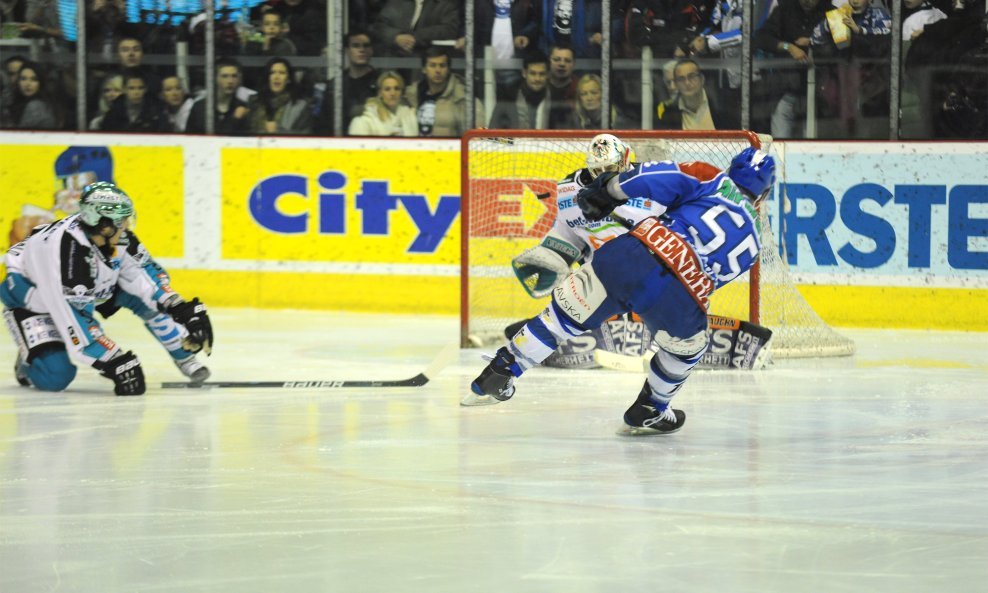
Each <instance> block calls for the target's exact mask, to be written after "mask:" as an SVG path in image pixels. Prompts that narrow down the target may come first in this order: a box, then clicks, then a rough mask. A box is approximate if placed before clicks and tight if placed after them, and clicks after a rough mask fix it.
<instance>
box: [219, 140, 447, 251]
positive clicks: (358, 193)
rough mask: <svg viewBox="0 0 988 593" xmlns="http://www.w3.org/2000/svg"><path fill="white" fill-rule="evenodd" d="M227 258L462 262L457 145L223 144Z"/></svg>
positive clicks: (223, 196) (224, 236) (224, 222)
mask: <svg viewBox="0 0 988 593" xmlns="http://www.w3.org/2000/svg"><path fill="white" fill-rule="evenodd" d="M220 160H221V170H222V182H221V185H222V202H223V205H222V220H223V229H222V230H223V242H222V257H223V259H224V260H277V261H297V262H363V263H417V264H456V263H457V262H458V261H459V252H460V246H459V224H458V219H459V213H460V196H459V194H460V187H459V185H460V184H459V175H458V174H457V172H458V171H459V168H460V155H459V153H458V152H452V151H421V150H420V151H404V150H360V149H358V150H344V149H301V148H271V147H265V148H263V149H253V148H224V149H221V155H220Z"/></svg>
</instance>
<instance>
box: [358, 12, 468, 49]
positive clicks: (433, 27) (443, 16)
mask: <svg viewBox="0 0 988 593" xmlns="http://www.w3.org/2000/svg"><path fill="white" fill-rule="evenodd" d="M458 19H459V11H458V10H457V2H455V1H454V0H385V3H384V7H383V8H381V12H380V14H378V16H377V22H376V23H375V25H374V26H375V33H376V35H375V37H376V38H377V40H378V41H379V42H380V43H381V49H382V50H383V53H384V55H389V56H421V55H422V52H424V51H425V48H427V47H429V46H430V45H432V44H433V42H435V41H451V42H452V41H454V40H455V39H456V38H457V37H458V31H459V29H460V23H459V22H458Z"/></svg>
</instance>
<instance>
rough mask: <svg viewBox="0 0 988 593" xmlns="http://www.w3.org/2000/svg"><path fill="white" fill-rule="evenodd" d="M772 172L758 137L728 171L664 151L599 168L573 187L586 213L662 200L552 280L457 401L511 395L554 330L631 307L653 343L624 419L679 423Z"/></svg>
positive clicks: (641, 427) (747, 250) (588, 325)
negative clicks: (715, 305)
mask: <svg viewBox="0 0 988 593" xmlns="http://www.w3.org/2000/svg"><path fill="white" fill-rule="evenodd" d="M774 183H775V160H774V159H773V158H772V157H771V156H768V155H766V154H764V153H762V152H760V151H758V150H756V149H754V148H748V149H745V150H744V151H742V152H741V153H739V154H738V155H737V156H735V157H734V159H733V160H732V161H731V165H730V167H729V168H728V170H727V171H726V174H721V175H718V176H717V177H715V178H714V179H713V180H711V181H707V182H703V181H700V180H698V179H696V178H694V177H691V176H690V175H687V174H685V173H684V172H683V171H682V170H681V169H680V168H679V166H678V165H677V164H676V163H673V162H670V161H663V162H649V163H643V164H640V165H636V166H635V167H633V168H632V169H631V170H630V171H624V172H621V173H618V172H614V171H609V172H605V173H602V174H601V175H599V176H597V177H596V178H595V179H594V180H593V182H592V183H590V184H589V185H588V186H587V187H585V188H583V189H581V190H580V191H579V192H578V194H577V200H576V201H577V204H578V207H579V208H580V210H581V211H582V213H583V215H584V216H585V217H586V219H587V220H590V221H603V220H606V219H607V218H608V216H609V215H610V214H611V213H612V212H613V211H614V210H615V209H616V208H617V207H620V206H621V205H623V204H626V203H628V202H629V201H631V200H634V199H648V200H652V201H655V202H658V203H659V204H660V208H661V210H660V212H659V213H658V216H648V217H646V218H644V220H641V222H639V223H638V224H637V225H635V227H634V229H632V230H631V231H630V232H628V233H624V234H622V235H621V236H619V237H617V238H615V239H613V240H611V241H608V242H607V243H605V244H604V245H602V246H601V247H600V249H599V250H598V251H597V252H596V253H595V254H594V258H593V261H591V262H590V263H589V264H587V265H584V266H582V267H581V268H580V269H579V270H577V271H576V272H573V273H572V274H569V275H568V276H567V277H566V278H565V279H564V280H563V282H562V283H560V284H559V285H558V286H557V287H556V288H555V289H553V291H552V302H551V303H550V304H549V306H548V307H546V308H545V309H544V310H543V311H542V313H541V314H540V315H539V316H538V317H535V318H533V319H532V320H530V321H529V322H528V323H526V324H525V326H524V327H523V328H522V329H521V330H520V331H519V332H518V333H517V334H515V335H514V336H513V337H512V338H511V340H510V342H509V343H508V344H507V346H505V347H502V348H500V349H499V350H498V351H497V354H496V355H495V356H494V357H493V359H492V360H491V362H490V364H488V365H487V367H486V368H484V370H483V371H482V372H481V373H480V375H479V376H478V377H477V378H476V379H475V380H474V381H473V383H472V384H471V386H470V387H471V392H472V393H471V394H470V395H469V396H467V397H466V398H464V400H463V401H462V402H461V403H462V404H463V405H480V404H485V403H497V402H498V401H505V400H507V399H509V398H511V397H512V395H514V391H515V388H514V379H515V378H517V377H520V376H521V375H522V373H524V372H525V371H526V370H528V369H530V368H532V367H533V366H536V365H538V364H541V363H542V361H544V360H545V359H546V358H547V357H548V356H549V355H550V354H551V353H552V352H553V351H555V349H556V348H557V346H558V344H559V341H561V340H566V339H569V338H571V337H574V336H578V335H581V334H584V333H586V332H588V331H591V330H593V329H594V328H596V327H598V326H599V325H600V324H601V323H602V322H603V321H604V320H605V319H607V318H609V317H611V316H612V315H614V314H617V313H624V312H629V311H632V312H635V313H638V314H639V315H640V317H641V318H642V320H643V321H644V322H645V324H646V325H647V326H648V327H649V329H650V330H652V333H653V335H655V340H656V343H657V344H658V346H659V349H658V351H657V352H656V353H655V355H654V356H653V357H652V359H651V362H650V365H649V372H648V376H647V378H646V380H645V384H644V385H643V386H642V389H641V392H640V393H639V394H638V397H637V399H636V401H635V402H634V403H633V404H632V405H631V407H630V408H628V410H627V411H626V412H625V414H624V421H625V424H627V425H628V427H629V428H630V431H631V432H632V433H635V434H642V433H651V434H662V433H672V432H675V431H677V430H679V429H680V428H681V427H682V426H683V423H684V422H685V419H686V415H685V414H684V413H683V411H682V410H674V409H673V408H672V407H670V403H671V401H672V398H673V396H674V395H675V394H676V393H677V392H678V391H679V388H680V387H682V385H683V383H684V382H685V381H686V379H687V378H688V377H689V375H690V373H691V372H692V370H693V368H694V367H695V366H696V364H697V363H698V362H699V361H700V359H701V358H702V356H703V354H704V352H705V351H706V349H707V336H706V329H707V317H706V314H707V310H708V308H709V299H710V296H711V295H712V294H713V292H714V291H715V290H716V289H717V288H719V287H720V286H723V285H724V284H727V283H728V282H730V281H732V280H734V279H736V278H737V277H739V276H740V275H742V274H744V273H745V272H746V271H747V270H748V269H749V268H751V266H752V265H754V263H755V262H756V261H757V258H758V254H759V251H760V249H761V240H760V235H761V233H760V222H759V218H758V213H757V210H756V205H757V203H758V202H759V201H760V200H762V199H764V197H765V196H766V195H768V193H769V192H770V191H771V189H772V186H773V185H774Z"/></svg>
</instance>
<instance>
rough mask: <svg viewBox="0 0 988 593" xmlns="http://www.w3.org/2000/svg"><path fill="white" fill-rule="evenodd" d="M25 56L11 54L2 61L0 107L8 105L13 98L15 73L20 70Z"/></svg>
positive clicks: (15, 86)
mask: <svg viewBox="0 0 988 593" xmlns="http://www.w3.org/2000/svg"><path fill="white" fill-rule="evenodd" d="M26 61H27V58H24V57H22V56H11V57H9V58H7V59H6V60H4V61H3V75H2V76H0V109H4V108H6V107H8V106H9V105H10V102H11V101H12V100H13V98H14V89H15V88H17V73H18V72H20V71H21V66H23V65H24V62H26Z"/></svg>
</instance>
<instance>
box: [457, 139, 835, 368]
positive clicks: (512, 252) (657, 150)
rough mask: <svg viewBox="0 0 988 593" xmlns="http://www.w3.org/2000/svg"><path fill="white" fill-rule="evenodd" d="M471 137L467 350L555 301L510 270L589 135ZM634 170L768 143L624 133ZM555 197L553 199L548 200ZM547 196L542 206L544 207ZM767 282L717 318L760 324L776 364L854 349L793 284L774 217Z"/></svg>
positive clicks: (734, 293)
mask: <svg viewBox="0 0 988 593" xmlns="http://www.w3.org/2000/svg"><path fill="white" fill-rule="evenodd" d="M500 134H501V135H498V136H492V135H484V133H480V132H471V133H470V134H469V135H468V136H467V137H466V138H465V139H464V149H465V150H464V153H465V155H466V159H465V162H464V167H465V168H466V170H465V172H466V175H465V178H464V191H463V228H464V233H463V262H462V268H463V270H462V274H461V282H462V290H463V295H462V297H463V298H462V314H461V318H462V319H461V322H462V328H461V332H462V337H463V341H464V345H468V344H473V345H489V344H493V343H496V342H498V341H500V340H503V339H504V334H503V331H504V328H505V326H506V325H508V324H510V323H512V322H515V321H518V320H521V319H525V318H528V317H531V316H532V315H535V314H536V313H538V312H539V311H540V310H541V309H542V308H543V307H544V306H545V305H546V304H547V303H548V298H546V299H542V300H536V299H532V298H531V297H529V296H528V294H527V293H526V292H525V291H524V289H523V288H522V287H521V286H520V285H519V283H518V280H517V279H516V278H515V275H514V273H513V272H512V269H511V260H512V258H513V257H515V256H517V255H518V254H519V253H521V252H522V251H524V250H525V249H528V248H529V247H532V246H534V245H537V244H538V243H539V242H540V241H541V240H542V237H543V236H545V234H546V232H547V231H548V230H549V228H550V227H551V226H552V221H553V219H554V217H555V214H556V206H555V195H556V181H558V180H559V179H562V178H563V177H565V176H566V175H568V174H569V173H571V172H572V171H574V170H576V169H578V168H580V167H583V166H584V165H585V159H586V153H585V150H586V147H587V145H588V144H589V142H590V140H591V138H592V137H593V134H592V133H589V132H549V133H541V134H540V135H539V136H534V135H532V136H530V135H528V134H532V133H531V132H519V133H512V134H511V135H510V136H506V135H503V134H504V132H501V133H500ZM618 135H619V137H621V138H622V139H624V140H626V141H627V142H628V143H629V144H630V145H631V146H632V148H633V149H634V152H635V160H636V161H639V162H642V161H650V160H666V159H669V160H673V161H676V162H686V161H694V160H698V161H705V162H708V163H710V164H712V165H714V166H716V167H718V168H720V169H723V168H726V167H727V165H728V164H729V163H730V161H731V158H732V157H733V156H734V155H736V154H737V153H738V152H740V151H741V150H743V149H744V148H746V147H747V146H750V145H752V144H753V143H754V144H757V143H759V142H761V144H762V148H763V149H765V150H767V149H768V148H769V147H768V143H769V142H770V140H771V139H770V138H768V137H765V136H762V137H760V139H759V138H758V137H755V136H754V135H753V134H749V133H744V132H714V133H710V132H707V133H695V132H694V133H687V132H619V133H618ZM547 194H548V196H547ZM540 196H541V198H542V199H540ZM759 267H760V275H759V279H758V282H757V283H755V284H754V285H753V284H752V282H751V279H750V275H749V274H745V275H744V276H742V277H740V278H738V279H737V280H735V281H733V282H731V283H730V284H728V285H727V286H725V287H723V288H721V289H720V290H718V291H717V292H716V293H715V294H714V296H713V299H712V300H711V307H710V313H711V314H716V315H724V316H728V317H737V318H740V319H751V320H754V319H753V317H754V316H753V315H752V309H751V306H750V303H751V302H752V300H754V302H755V303H756V306H757V308H758V315H757V321H758V322H759V323H760V324H761V325H764V326H767V327H769V328H771V329H772V330H773V332H774V335H773V339H772V346H771V348H772V352H773V355H774V356H775V357H779V358H791V357H800V356H841V355H848V354H852V353H853V352H854V344H853V342H851V341H850V340H848V339H847V338H845V337H843V336H841V335H839V334H838V333H836V332H835V331H834V330H833V329H831V328H830V327H829V326H828V325H827V324H826V323H824V322H823V320H821V319H820V317H819V316H818V315H817V314H816V312H814V311H813V309H812V307H810V305H809V304H808V303H807V302H806V301H805V300H804V299H803V297H802V295H800V293H799V291H798V289H797V288H796V286H795V284H794V283H793V281H792V277H791V276H790V274H789V271H788V267H787V265H786V264H785V263H784V261H783V259H782V258H781V257H780V255H779V249H778V247H777V243H776V240H775V237H774V235H773V230H772V228H771V226H770V225H769V221H768V218H767V216H765V215H764V213H763V216H762V252H761V258H760V266H759Z"/></svg>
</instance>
